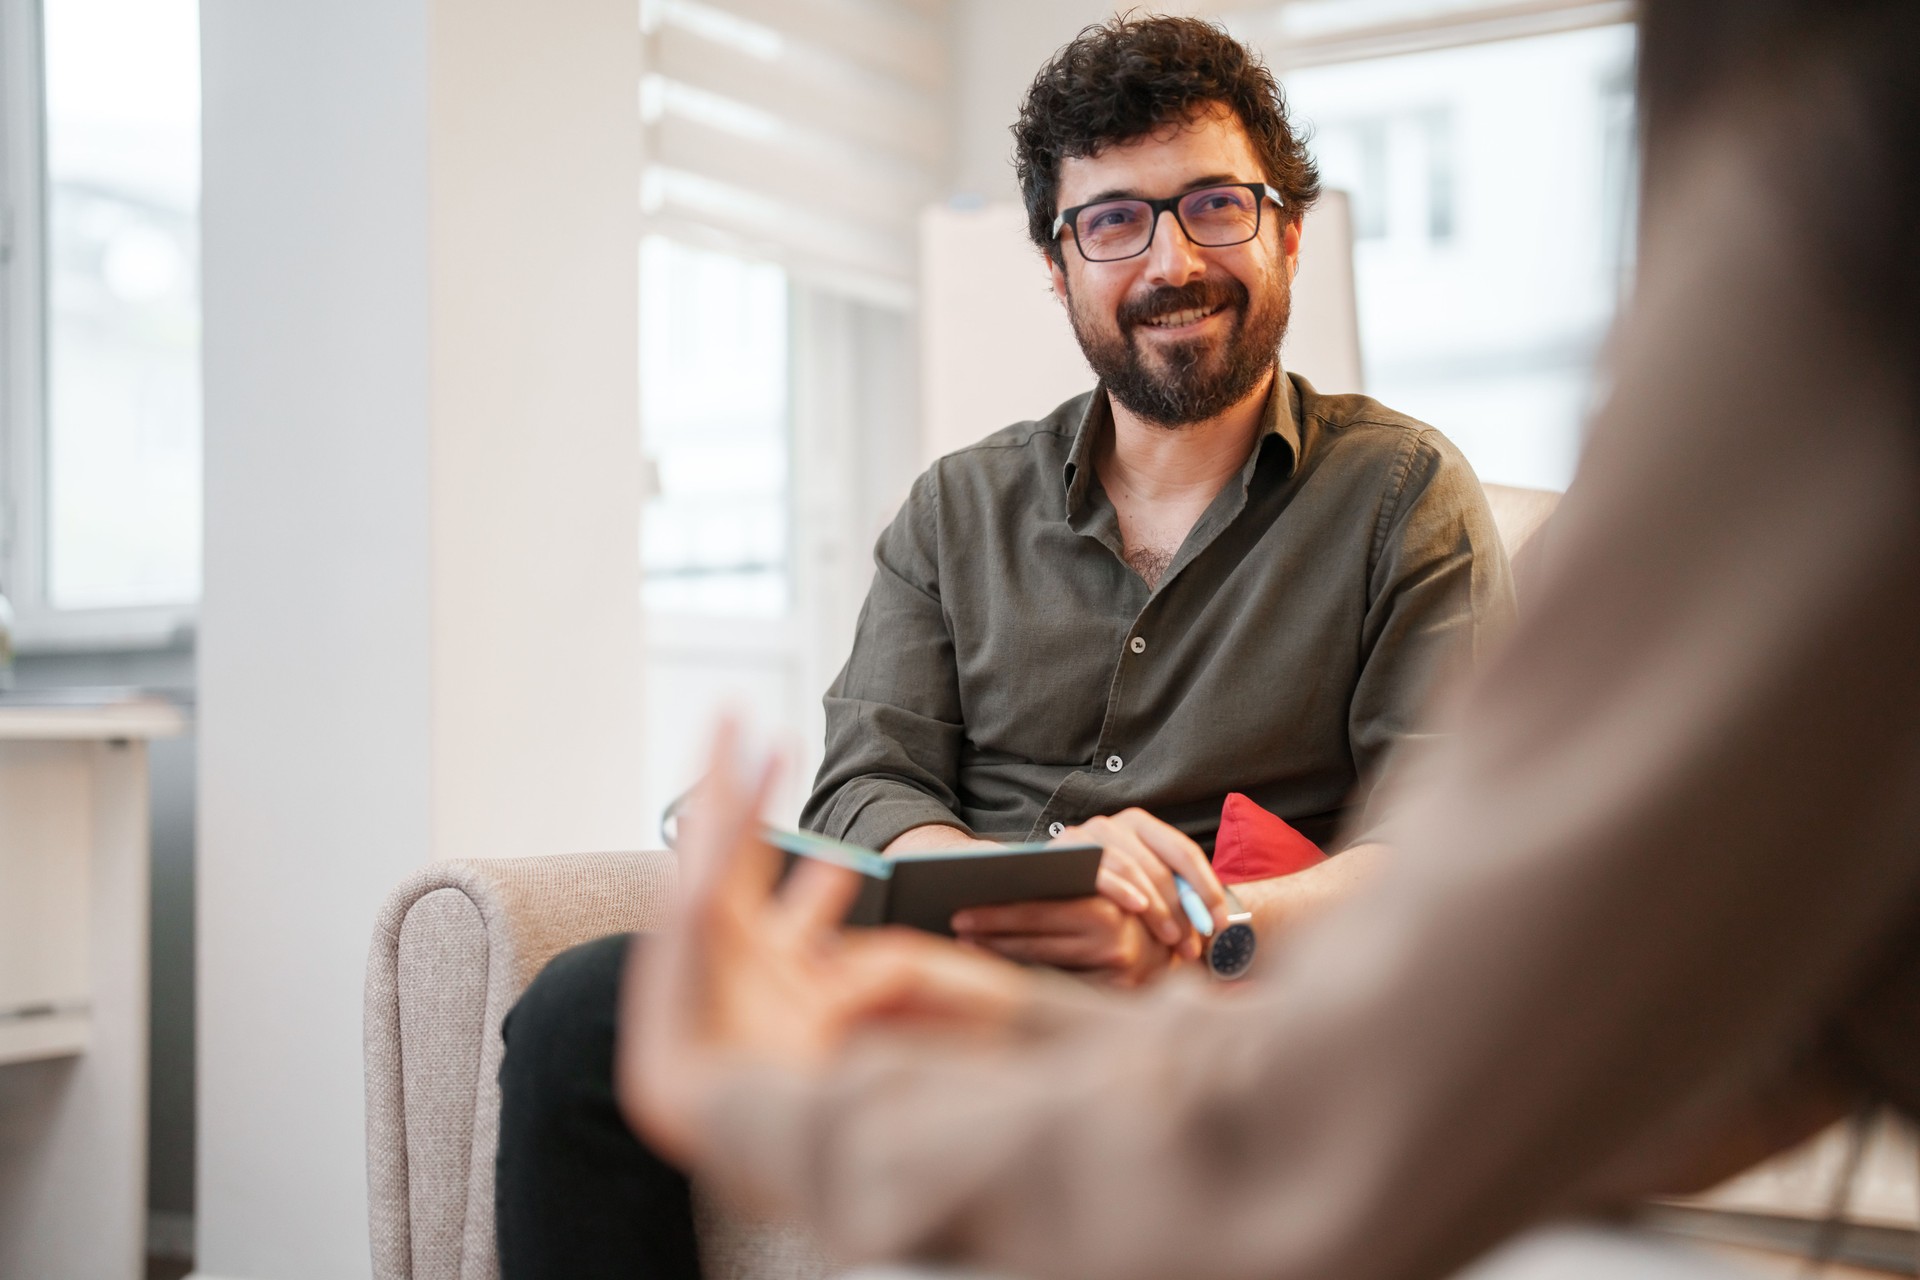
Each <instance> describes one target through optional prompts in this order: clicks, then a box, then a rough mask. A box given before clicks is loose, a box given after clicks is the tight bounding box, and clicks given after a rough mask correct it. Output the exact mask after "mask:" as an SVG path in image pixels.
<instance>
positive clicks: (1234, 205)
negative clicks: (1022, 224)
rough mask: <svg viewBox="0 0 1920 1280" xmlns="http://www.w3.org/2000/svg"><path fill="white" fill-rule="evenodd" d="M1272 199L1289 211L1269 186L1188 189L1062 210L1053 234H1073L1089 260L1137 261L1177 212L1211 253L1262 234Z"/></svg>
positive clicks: (1193, 236) (1238, 184) (1250, 184)
mask: <svg viewBox="0 0 1920 1280" xmlns="http://www.w3.org/2000/svg"><path fill="white" fill-rule="evenodd" d="M1268 200H1271V201H1273V203H1274V207H1276V208H1279V209H1284V208H1286V207H1287V206H1286V202H1285V201H1283V200H1281V199H1280V193H1279V192H1278V191H1275V190H1274V189H1273V188H1272V187H1271V186H1270V185H1268V184H1267V183H1264V182H1229V183H1223V184H1221V185H1220V186H1217V187H1201V188H1199V189H1198V190H1196V191H1183V192H1181V193H1180V194H1179V195H1177V196H1167V197H1165V198H1164V199H1160V200H1096V201H1094V202H1093V203H1091V204H1077V205H1075V206H1073V208H1071V209H1062V210H1061V211H1060V216H1059V217H1057V218H1055V219H1054V220H1053V235H1054V238H1055V239H1058V238H1059V236H1060V231H1061V228H1063V227H1070V228H1072V230H1073V243H1074V244H1075V245H1076V246H1077V247H1078V248H1079V250H1080V256H1081V257H1083V258H1085V259H1086V260H1087V261H1088V262H1119V261H1120V260H1122V259H1123V258H1137V257H1139V256H1140V255H1141V254H1143V253H1145V252H1146V251H1147V250H1148V249H1149V248H1150V247H1152V245H1153V234H1154V231H1155V229H1157V228H1158V227H1159V225H1160V215H1161V214H1162V213H1165V212H1168V211H1169V210H1171V211H1172V213H1173V217H1174V221H1176V222H1178V223H1179V224H1180V229H1181V230H1182V231H1184V232H1186V233H1187V239H1189V240H1191V241H1193V242H1194V243H1195V244H1197V245H1200V246H1201V247H1203V248H1207V249H1224V248H1226V247H1227V246H1228V245H1233V244H1245V243H1246V242H1247V241H1249V240H1251V239H1253V238H1254V237H1255V236H1257V235H1259V234H1260V211H1261V209H1262V208H1264V207H1265V205H1266V202H1267V201H1268Z"/></svg>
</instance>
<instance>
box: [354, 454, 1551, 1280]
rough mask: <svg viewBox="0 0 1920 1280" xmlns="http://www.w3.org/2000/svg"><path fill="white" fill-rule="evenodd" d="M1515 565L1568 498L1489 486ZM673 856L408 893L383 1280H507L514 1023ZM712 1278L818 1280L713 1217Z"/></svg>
mask: <svg viewBox="0 0 1920 1280" xmlns="http://www.w3.org/2000/svg"><path fill="white" fill-rule="evenodd" d="M1487 492H1488V496H1489V498H1490V499H1491V500H1492V503H1493V508H1494V518H1495V523H1496V524H1497V525H1498V527H1499V530H1500V537H1501V541H1502V542H1503V543H1505V544H1506V546H1507V547H1508V550H1509V554H1514V555H1517V554H1518V552H1519V550H1520V547H1521V546H1522V544H1524V543H1525V542H1526V541H1528V540H1529V539H1530V538H1531V536H1532V535H1533V533H1534V531H1535V530H1536V529H1538V528H1539V526H1540V524H1541V523H1542V522H1543V521H1544V520H1545V519H1546V517H1547V515H1548V513H1550V512H1551V510H1552V508H1553V504H1554V501H1555V499H1556V498H1557V495H1554V494H1548V493H1541V492H1538V491H1535V490H1528V489H1508V488H1503V487H1501V486H1497V485H1490V486H1488V490H1487ZM673 875H674V865H673V859H672V856H671V855H670V854H666V853H607V854H579V855H556V856H553V857H544V858H506V859H498V860H487V861H450V862H439V863H435V864H433V865H432V866H429V867H427V868H425V869H424V870H422V871H420V872H419V873H418V874H416V875H414V876H413V877H412V878H410V879H409V880H408V881H407V882H406V883H404V884H402V885H401V886H400V887H399V888H398V889H396V890H394V892H393V895H392V896H391V897H390V898H389V899H388V900H387V904H386V907H385V909H384V910H383V911H382V912H381V914H380V921H379V925H378V927H377V928H376V930H375V932H374V939H373V950H372V955H371V956H370V958H369V960H368V965H367V1007H366V1058H367V1178H368V1191H369V1196H370V1202H371V1203H370V1210H369V1211H370V1214H371V1218H372V1228H373V1263H374V1275H375V1277H376V1280H492V1278H493V1277H494V1276H496V1275H497V1274H498V1263H497V1259H496V1257H495V1254H494V1234H493V1158H494V1149H495V1144H496V1141H497V1139H498V1136H499V1134H498V1125H499V1118H500V1089H499V1084H498V1075H499V1071H500V1057H501V1049H502V1047H501V1040H500V1022H501V1019H503V1018H504V1017H505V1016H506V1014H507V1011H508V1010H509V1009H510V1008H512V1007H513V1003H514V1001H515V1000H517V999H519V996H520V992H521V991H522V990H524V989H525V988H526V985H527V984H528V983H529V982H531V981H532V980H533V978H534V976H535V975H536V974H538V973H539V972H540V970H541V969H542V968H543V967H544V966H545V965H546V963H547V961H549V960H551V959H552V958H553V957H554V956H555V955H557V954H559V953H560V952H561V951H564V950H566V949H567V948H569V947H572V946H574V945H576V944H578V943H582V942H588V941H591V940H592V939H594V938H599V937H604V936H605V935H607V934H610V933H622V932H628V931H633V930H645V929H648V928H651V927H653V926H654V925H655V924H656V923H657V922H658V921H659V920H660V918H661V916H662V914H663V913H664V912H665V910H666V908H667V904H668V901H669V899H670V898H671V896H672V892H673ZM700 1219H701V1221H700V1231H701V1250H702V1259H703V1262H704V1264H705V1266H706V1268H707V1271H708V1273H709V1276H710V1278H711V1280H811V1278H813V1277H818V1276H823V1275H825V1274H827V1273H828V1272H829V1271H830V1270H831V1268H830V1267H829V1266H828V1264H827V1263H826V1262H825V1261H824V1260H823V1259H822V1258H821V1257H820V1256H819V1254H818V1253H817V1252H815V1251H814V1250H813V1248H812V1247H811V1246H810V1245H808V1244H807V1242H806V1241H805V1240H804V1238H802V1237H800V1236H799V1235H797V1234H795V1233H793V1232H791V1231H786V1230H783V1229H780V1228H777V1227H767V1226H760V1225H755V1224H748V1223H742V1222H738V1221H734V1220H731V1219H729V1218H728V1217H727V1216H726V1215H724V1214H721V1213H717V1212H714V1211H712V1210H710V1209H708V1208H707V1207H705V1206H702V1207H701V1208H700Z"/></svg>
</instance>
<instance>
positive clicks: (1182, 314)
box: [1147, 307, 1219, 329]
mask: <svg viewBox="0 0 1920 1280" xmlns="http://www.w3.org/2000/svg"><path fill="white" fill-rule="evenodd" d="M1217 310H1219V308H1218V307H1189V308H1188V309H1187V310H1185V311H1174V312H1170V313H1168V314H1167V315H1164V316H1159V317H1156V318H1155V319H1152V320H1149V321H1147V323H1148V324H1150V325H1152V326H1153V327H1154V328H1156V329H1177V328H1179V327H1180V326H1181V325H1184V324H1193V323H1195V322H1196V321H1199V320H1205V319H1206V318H1207V317H1208V316H1210V315H1212V314H1213V313H1214V312H1215V311H1217Z"/></svg>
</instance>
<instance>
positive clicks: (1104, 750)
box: [1028, 595, 1160, 840]
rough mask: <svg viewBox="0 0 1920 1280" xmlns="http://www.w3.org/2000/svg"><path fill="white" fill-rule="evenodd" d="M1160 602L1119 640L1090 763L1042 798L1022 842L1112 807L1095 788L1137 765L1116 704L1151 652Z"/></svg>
mask: <svg viewBox="0 0 1920 1280" xmlns="http://www.w3.org/2000/svg"><path fill="white" fill-rule="evenodd" d="M1159 603H1160V597H1159V596H1158V595H1155V596H1152V597H1150V598H1149V599H1148V600H1147V603H1146V605H1145V606H1144V607H1142V608H1141V610H1140V612H1139V613H1138V614H1137V615H1136V616H1135V617H1134V620H1133V624H1132V625H1131V626H1129V627H1128V628H1127V633H1126V635H1124V636H1123V637H1121V640H1120V653H1119V655H1118V657H1117V658H1116V659H1115V661H1114V665H1113V674H1112V676H1110V677H1109V678H1108V681H1107V704H1106V710H1105V713H1104V714H1103V715H1102V716H1101V719H1100V733H1099V736H1098V738H1097V740H1096V741H1095V743H1094V749H1093V758H1092V760H1091V761H1090V762H1089V764H1088V767H1087V768H1085V769H1076V770H1075V771H1073V772H1072V773H1070V774H1068V775H1067V776H1066V777H1065V778H1063V779H1061V781H1060V785H1059V786H1057V787H1055V788H1054V789H1053V794H1052V795H1050V796H1048V797H1047V803H1046V805H1045V806H1044V807H1043V808H1042V809H1041V810H1040V816H1039V818H1038V819H1037V820H1036V821H1035V822H1034V825H1033V828H1032V831H1031V832H1030V833H1029V836H1028V838H1029V839H1032V840H1042V839H1058V838H1059V837H1060V836H1061V834H1062V833H1064V832H1065V831H1066V829H1067V828H1068V827H1071V826H1074V825H1076V824H1078V823H1081V822H1084V821H1086V820H1087V819H1088V818H1091V817H1095V816H1097V815H1098V814H1100V813H1104V812H1107V811H1108V810H1110V809H1112V808H1113V807H1114V806H1113V805H1112V804H1111V803H1104V804H1103V803H1101V797H1102V796H1103V795H1105V794H1106V793H1107V789H1106V788H1105V787H1103V786H1101V785H1100V784H1101V783H1102V782H1104V781H1109V780H1112V779H1115V778H1118V777H1120V776H1121V775H1123V774H1125V772H1126V771H1127V770H1128V769H1129V768H1133V767H1136V766H1137V765H1138V763H1139V762H1138V760H1136V759H1133V758H1131V757H1130V756H1129V754H1128V753H1129V751H1130V750H1131V748H1132V746H1133V745H1134V744H1133V743H1132V742H1131V741H1129V740H1128V739H1127V736H1126V723H1125V722H1126V717H1125V712H1124V707H1123V706H1122V702H1123V700H1124V698H1125V696H1126V694H1127V691H1128V689H1129V688H1130V687H1131V686H1130V679H1131V678H1132V676H1133V675H1134V672H1135V670H1136V669H1137V668H1139V667H1140V665H1141V664H1142V663H1143V662H1145V660H1146V658H1147V655H1148V653H1149V652H1150V650H1151V649H1152V642H1151V641H1150V640H1149V639H1148V631H1149V630H1150V628H1151V627H1152V625H1153V621H1154V619H1155V618H1156V617H1157V616H1158V614H1159V613H1160V609H1159Z"/></svg>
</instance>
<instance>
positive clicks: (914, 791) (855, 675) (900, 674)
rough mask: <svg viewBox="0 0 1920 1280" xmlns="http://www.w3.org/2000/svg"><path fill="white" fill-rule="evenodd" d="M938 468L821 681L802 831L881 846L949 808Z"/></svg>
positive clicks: (952, 676)
mask: <svg viewBox="0 0 1920 1280" xmlns="http://www.w3.org/2000/svg"><path fill="white" fill-rule="evenodd" d="M939 501H940V489H939V478H938V475H937V471H934V470H930V471H928V472H926V473H925V474H923V475H922V476H921V477H920V478H919V480H917V481H915V482H914V486H913V489H912V491H911V492H910V493H909V494H908V496H907V501H906V504H905V505H904V506H903V507H901V509H900V514H899V515H897V516H895V517H894V520H893V523H892V524H890V525H888V526H887V529H886V531H885V532H883V533H882V534H881V535H880V540H879V541H878V542H877V543H876V544H875V546H874V550H873V559H874V573H873V585H872V586H871V587H870V588H869V589H868V591H867V599H866V603H865V604H864V605H863V606H862V607H861V610H860V621H859V624H858V627H857V628H856V630H855V633H854V640H853V652H852V653H851V654H850V655H849V656H848V658H847V664H846V666H845V667H843V668H841V671H840V674H839V676H838V677H837V678H836V679H835V680H834V682H833V684H832V685H831V686H830V687H829V688H828V689H827V694H826V698H825V705H826V713H827V741H826V754H825V757H824V758H823V759H822V761H821V764H820V773H819V776H817V777H816V778H815V779H814V783H813V794H812V795H811V796H810V797H809V798H808V800H807V804H806V808H805V810H804V811H803V812H802V814H801V817H800V822H801V825H802V826H804V827H806V828H807V829H808V830H809V831H818V832H820V833H821V834H822V835H828V836H832V837H834V838H835V839H839V840H847V841H850V842H852V843H854V844H858V845H863V846H865V847H867V848H870V849H884V848H885V847H886V846H887V845H888V844H890V843H892V841H893V840H894V838H895V837H897V836H899V835H900V834H901V833H902V832H905V831H909V830H911V829H912V828H914V827H920V826H926V825H927V824H929V823H946V824H948V825H951V826H957V827H962V828H964V827H965V826H966V824H965V823H964V822H962V821H961V820H960V818H959V817H957V816H956V809H957V807H958V798H957V796H956V794H955V778H956V776H957V774H958V771H959V760H960V744H961V742H962V740H963V737H964V734H965V728H964V726H963V724H962V723H961V713H960V687H959V675H958V673H957V671H956V669H955V665H954V648H953V635H952V633H951V631H950V630H949V628H948V626H947V620H946V616H945V613H944V611H943V609H942V605H941V599H940V568H939V566H940V528H939V524H940V521H939Z"/></svg>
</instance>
